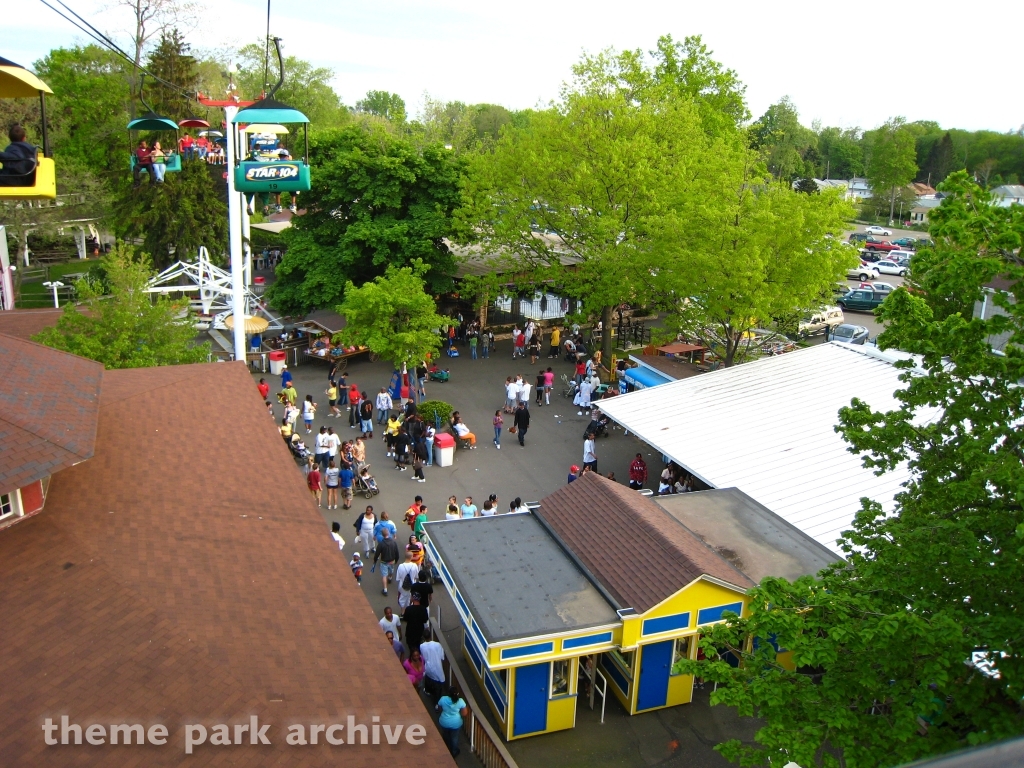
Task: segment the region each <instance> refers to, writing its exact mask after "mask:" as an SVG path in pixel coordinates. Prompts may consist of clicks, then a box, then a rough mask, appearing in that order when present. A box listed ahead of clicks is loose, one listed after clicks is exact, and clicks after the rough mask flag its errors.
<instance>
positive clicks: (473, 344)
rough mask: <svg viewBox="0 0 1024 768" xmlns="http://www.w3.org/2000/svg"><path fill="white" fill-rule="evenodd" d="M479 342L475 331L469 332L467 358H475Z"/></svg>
mask: <svg viewBox="0 0 1024 768" xmlns="http://www.w3.org/2000/svg"><path fill="white" fill-rule="evenodd" d="M479 343H480V339H479V337H478V336H477V334H476V333H475V332H472V333H470V334H469V359H470V360H476V359H477V358H476V349H477V346H478V345H479Z"/></svg>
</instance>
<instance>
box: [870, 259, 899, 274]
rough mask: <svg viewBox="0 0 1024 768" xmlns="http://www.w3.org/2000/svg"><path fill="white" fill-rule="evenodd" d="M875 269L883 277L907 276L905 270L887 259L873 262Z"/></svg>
mask: <svg viewBox="0 0 1024 768" xmlns="http://www.w3.org/2000/svg"><path fill="white" fill-rule="evenodd" d="M874 266H875V269H877V270H878V271H879V273H880V274H883V275H896V276H897V277H904V276H906V274H907V268H906V267H901V266H900V265H899V264H898V263H896V262H895V261H889V260H888V259H882V260H881V261H876V262H875V265H874Z"/></svg>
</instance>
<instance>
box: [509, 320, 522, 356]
mask: <svg viewBox="0 0 1024 768" xmlns="http://www.w3.org/2000/svg"><path fill="white" fill-rule="evenodd" d="M522 335H523V332H522V331H520V330H519V325H518V324H516V325H513V326H512V359H513V360H515V359H516V350H517V349H518V348H519V337H520V336H522Z"/></svg>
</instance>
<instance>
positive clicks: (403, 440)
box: [395, 426, 410, 472]
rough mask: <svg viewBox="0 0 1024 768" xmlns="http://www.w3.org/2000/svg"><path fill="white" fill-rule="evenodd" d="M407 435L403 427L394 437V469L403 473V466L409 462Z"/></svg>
mask: <svg viewBox="0 0 1024 768" xmlns="http://www.w3.org/2000/svg"><path fill="white" fill-rule="evenodd" d="M409 443H410V441H409V433H408V432H406V431H405V426H403V427H402V428H401V429H400V430H399V432H398V434H397V435H395V469H399V470H401V471H402V472H405V469H406V467H405V464H406V463H408V461H409Z"/></svg>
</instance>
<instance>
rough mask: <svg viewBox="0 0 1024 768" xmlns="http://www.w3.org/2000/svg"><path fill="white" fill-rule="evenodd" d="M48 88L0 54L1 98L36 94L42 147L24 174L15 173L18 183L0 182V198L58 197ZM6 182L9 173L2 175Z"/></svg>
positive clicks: (41, 198) (49, 91) (32, 198)
mask: <svg viewBox="0 0 1024 768" xmlns="http://www.w3.org/2000/svg"><path fill="white" fill-rule="evenodd" d="M47 93H50V94H52V93H53V91H51V90H50V87H49V86H48V85H47V84H46V83H44V82H43V81H42V80H40V79H39V78H38V77H36V76H35V75H33V74H32V73H31V72H29V71H28V70H27V69H25V68H24V67H23V66H21V65H19V64H15V63H14V62H13V61H8V60H7V59H5V58H2V57H0V99H25V98H33V97H35V96H39V108H40V121H41V122H42V129H43V146H42V149H40V150H39V151H38V152H37V154H36V161H35V167H34V168H33V169H32V170H31V171H30V172H29V173H27V174H23V175H21V176H17V177H15V178H17V179H18V181H17V183H15V184H12V185H10V186H8V185H7V184H3V185H0V200H53V199H54V198H56V197H57V171H56V169H55V168H54V165H53V158H52V157H50V146H49V139H48V137H47V133H46V99H45V94H47ZM4 175H5V176H6V177H7V178H6V179H3V180H4V181H8V179H10V178H11V174H4Z"/></svg>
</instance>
